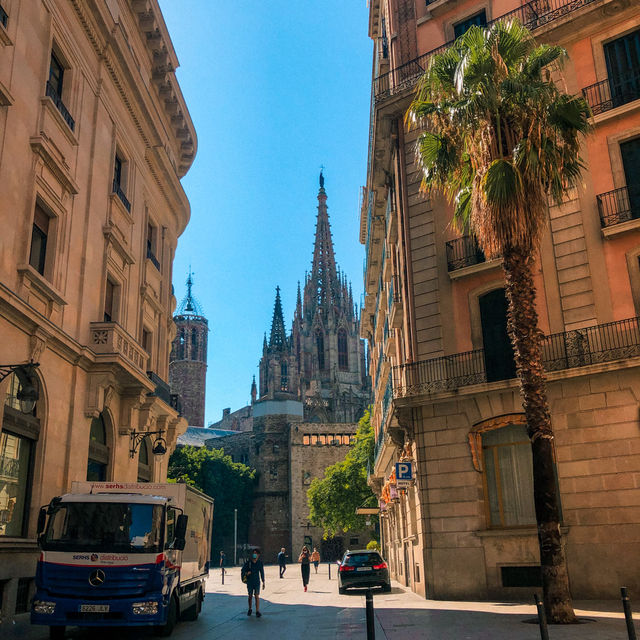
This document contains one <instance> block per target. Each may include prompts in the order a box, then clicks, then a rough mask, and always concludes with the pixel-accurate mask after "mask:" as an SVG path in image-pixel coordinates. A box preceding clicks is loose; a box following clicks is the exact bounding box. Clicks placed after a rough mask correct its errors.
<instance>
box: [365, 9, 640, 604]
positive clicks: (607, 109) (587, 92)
mask: <svg viewBox="0 0 640 640" xmlns="http://www.w3.org/2000/svg"><path fill="white" fill-rule="evenodd" d="M503 16H505V17H513V18H516V19H519V20H520V21H521V22H523V23H524V24H526V25H527V26H528V27H529V28H530V29H531V31H532V32H533V34H534V36H535V37H536V38H537V39H538V40H539V41H541V42H549V43H554V44H561V45H562V46H564V47H566V48H567V50H568V52H569V57H570V59H569V61H568V63H567V65H566V68H565V71H564V75H563V79H562V82H564V83H565V86H566V89H567V90H568V91H570V92H572V93H575V94H582V95H584V96H585V98H586V100H587V101H588V102H589V104H590V106H591V108H592V111H593V119H592V122H593V125H594V132H593V134H592V135H590V136H589V138H588V140H587V142H586V144H585V145H584V158H585V160H586V163H587V169H586V170H585V173H584V181H583V184H582V185H581V186H580V187H579V188H578V189H576V190H574V191H572V192H570V193H567V198H566V201H565V202H564V203H563V204H562V205H561V206H550V207H549V225H548V230H547V232H546V234H545V236H544V239H543V243H542V249H541V252H540V255H539V257H538V261H537V264H536V270H535V274H534V279H535V283H536V287H537V292H538V312H539V316H540V328H541V329H542V331H543V332H544V334H545V336H546V337H545V339H544V347H543V358H544V364H545V368H546V370H547V375H548V397H549V402H550V406H551V412H552V422H553V427H554V429H555V433H556V459H557V474H558V483H559V487H560V492H561V499H562V516H563V533H564V534H565V542H566V550H567V557H568V563H569V572H570V582H571V589H572V591H573V594H574V596H575V597H582V598H613V597H615V596H616V594H617V593H618V588H619V587H620V585H625V586H626V584H627V583H629V584H634V585H635V588H636V589H638V588H640V584H639V582H638V574H637V571H635V567H637V566H638V564H639V563H640V526H639V525H640V483H639V482H638V471H639V470H640V425H639V422H638V399H639V398H640V369H639V368H638V367H639V365H640V326H639V324H638V323H639V321H638V318H637V316H639V315H640V262H639V259H640V191H638V190H639V189H640V186H639V185H640V173H639V171H640V169H639V167H640V7H638V5H637V3H635V2H620V1H614V0H533V1H530V2H520V1H517V0H492V1H487V0H464V1H463V0H460V1H454V0H427V1H426V3H425V0H399V1H397V2H389V1H387V0H372V1H371V3H370V14H369V34H370V36H371V38H372V39H373V41H374V49H375V50H374V65H373V77H372V96H371V124H370V141H369V157H368V166H367V180H366V186H365V187H364V189H363V197H362V215H361V232H360V240H361V242H362V243H363V244H364V245H365V247H366V259H365V260H366V261H365V269H364V272H365V306H364V310H363V312H362V321H361V331H362V336H363V338H366V339H367V340H368V341H369V353H370V356H371V357H370V375H371V379H372V388H373V393H374V410H373V422H374V424H375V428H376V433H377V444H376V457H375V464H374V468H373V469H372V470H371V474H370V478H369V479H370V484H371V486H372V487H373V488H374V490H375V491H376V493H377V494H378V495H379V496H380V497H381V503H382V507H383V511H382V516H381V518H382V523H383V532H384V554H385V557H386V558H387V559H388V561H389V563H390V567H391V572H392V575H393V577H395V578H396V579H397V580H399V581H400V582H402V583H403V584H405V585H407V586H410V587H411V588H412V589H413V590H414V591H416V592H418V593H420V594H422V595H424V596H426V597H432V598H490V597H509V596H514V597H518V596H519V597H530V594H531V590H532V588H535V587H536V586H538V585H539V581H540V575H539V568H538V565H539V554H538V541H537V532H536V527H535V514H534V511H533V494H532V486H533V485H532V469H531V456H530V449H529V444H528V441H527V436H526V430H525V420H524V415H523V409H522V403H521V399H520V395H519V392H518V386H517V381H516V380H515V379H514V375H515V368H514V365H513V358H512V353H511V347H510V342H509V339H508V336H507V333H506V301H505V296H504V279H503V272H502V269H501V261H500V260H499V259H498V260H492V261H486V260H485V258H484V255H483V254H482V252H481V250H480V249H479V248H478V246H477V245H476V243H475V241H474V239H473V238H471V237H461V236H460V235H459V234H457V233H456V231H455V230H454V229H453V228H452V226H451V224H450V222H451V214H452V211H451V207H450V206H449V205H448V204H447V203H446V202H445V201H444V200H443V199H442V197H441V196H439V195H436V194H434V195H433V197H432V198H427V197H426V196H425V195H423V194H421V193H419V183H420V178H421V176H420V174H419V171H418V168H417V165H416V164H415V161H414V160H415V141H416V133H415V132H409V131H407V129H406V128H405V126H404V114H405V112H406V110H407V108H408V106H409V104H410V102H411V99H412V94H413V91H414V90H415V87H416V83H417V80H418V79H419V77H420V75H421V73H422V71H423V70H424V69H425V68H426V65H427V64H428V61H429V59H430V57H431V56H432V55H433V54H434V53H436V52H439V51H442V50H443V49H444V48H446V47H447V46H448V45H449V44H450V43H451V42H452V41H453V39H454V38H455V37H457V36H459V35H460V34H461V33H463V32H464V31H465V30H466V29H468V28H469V27H470V26H472V25H486V24H490V23H491V22H492V21H494V20H497V19H499V18H500V17H503ZM401 459H404V460H411V461H413V462H414V465H415V469H416V471H417V474H416V475H417V477H416V481H415V482H414V484H413V485H412V486H411V487H409V488H408V489H406V490H398V489H397V485H396V482H395V477H394V474H393V471H394V465H395V463H396V462H398V461H399V460H401ZM594 576H597V579H594Z"/></svg>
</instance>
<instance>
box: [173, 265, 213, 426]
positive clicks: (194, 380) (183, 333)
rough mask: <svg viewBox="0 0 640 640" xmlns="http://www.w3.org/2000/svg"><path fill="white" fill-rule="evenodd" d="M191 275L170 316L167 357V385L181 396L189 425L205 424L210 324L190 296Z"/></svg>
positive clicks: (182, 407)
mask: <svg viewBox="0 0 640 640" xmlns="http://www.w3.org/2000/svg"><path fill="white" fill-rule="evenodd" d="M192 287H193V277H192V274H191V273H190V274H189V277H188V278H187V295H186V296H185V297H184V299H183V300H182V302H181V303H180V305H179V306H178V309H177V313H176V314H175V315H174V316H173V321H174V322H175V324H176V336H175V338H174V339H173V344H172V345H171V354H170V356H169V385H170V386H171V391H172V393H175V394H176V395H178V396H179V397H180V405H181V406H180V408H181V413H182V415H183V416H184V417H185V418H186V420H187V422H188V423H189V426H190V427H204V402H205V396H206V384H207V340H208V338H209V323H208V321H207V319H206V318H205V316H204V313H203V311H202V309H201V307H200V304H199V303H198V301H197V300H196V299H195V297H194V296H193V292H192Z"/></svg>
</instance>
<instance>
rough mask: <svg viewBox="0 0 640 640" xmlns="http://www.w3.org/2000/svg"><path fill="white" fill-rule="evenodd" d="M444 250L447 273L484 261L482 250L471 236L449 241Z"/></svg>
mask: <svg viewBox="0 0 640 640" xmlns="http://www.w3.org/2000/svg"><path fill="white" fill-rule="evenodd" d="M446 248H447V269H448V270H449V271H456V269H462V268H463V267H470V266H472V265H474V264H480V263H481V262H485V261H486V258H485V257H484V253H483V252H482V249H481V248H480V247H479V246H478V241H477V240H476V239H475V238H474V237H473V236H462V238H456V239H455V240H449V241H447V243H446Z"/></svg>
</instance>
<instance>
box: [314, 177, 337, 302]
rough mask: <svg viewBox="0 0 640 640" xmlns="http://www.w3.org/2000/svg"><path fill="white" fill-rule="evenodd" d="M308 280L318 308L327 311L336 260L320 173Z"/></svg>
mask: <svg viewBox="0 0 640 640" xmlns="http://www.w3.org/2000/svg"><path fill="white" fill-rule="evenodd" d="M309 280H310V281H311V282H312V283H313V287H314V296H313V297H314V298H315V302H316V304H317V305H318V306H321V307H323V310H324V311H328V309H329V307H330V306H331V304H333V303H334V302H335V297H336V294H337V290H336V289H337V286H338V274H337V271H336V258H335V255H334V252H333V240H332V238H331V226H330V225H329V214H328V212H327V194H326V192H325V190H324V175H323V174H322V172H320V191H319V192H318V217H317V219H316V237H315V242H314V245H313V263H312V266H311V276H310V278H309Z"/></svg>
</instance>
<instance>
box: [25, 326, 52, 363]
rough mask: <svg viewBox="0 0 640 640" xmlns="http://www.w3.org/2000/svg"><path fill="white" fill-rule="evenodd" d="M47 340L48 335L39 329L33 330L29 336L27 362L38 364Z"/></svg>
mask: <svg viewBox="0 0 640 640" xmlns="http://www.w3.org/2000/svg"><path fill="white" fill-rule="evenodd" d="M49 338H50V336H49V334H48V333H47V332H46V331H43V330H42V329H41V328H40V327H37V328H36V329H34V331H33V333H32V334H31V335H30V336H29V360H31V362H40V357H41V356H42V354H43V352H44V350H45V348H46V346H47V341H48V340H49Z"/></svg>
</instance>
